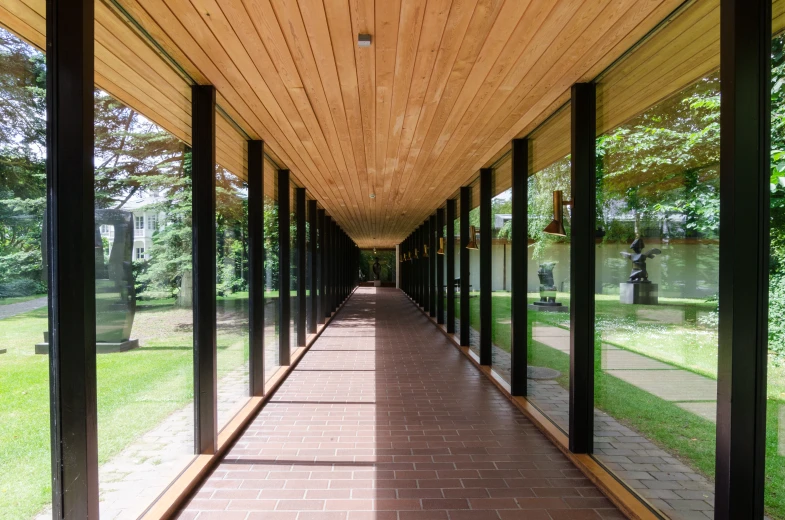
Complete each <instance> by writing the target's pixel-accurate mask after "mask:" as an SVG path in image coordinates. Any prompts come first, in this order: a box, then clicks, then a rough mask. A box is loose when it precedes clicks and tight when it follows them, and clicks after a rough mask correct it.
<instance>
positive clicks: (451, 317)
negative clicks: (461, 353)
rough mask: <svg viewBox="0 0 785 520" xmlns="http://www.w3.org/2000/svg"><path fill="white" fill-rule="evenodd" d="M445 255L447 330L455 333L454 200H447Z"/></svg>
mask: <svg viewBox="0 0 785 520" xmlns="http://www.w3.org/2000/svg"><path fill="white" fill-rule="evenodd" d="M445 242H446V244H445V245H446V250H445V252H444V254H445V255H447V269H446V271H447V272H446V273H445V276H446V280H445V283H446V284H447V323H446V324H445V325H447V332H448V333H449V334H455V200H454V199H448V200H447V237H446V238H445Z"/></svg>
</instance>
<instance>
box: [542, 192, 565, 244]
mask: <svg viewBox="0 0 785 520" xmlns="http://www.w3.org/2000/svg"><path fill="white" fill-rule="evenodd" d="M564 204H572V202H571V201H569V202H566V203H565V202H564V195H563V193H562V192H561V190H556V191H554V192H553V220H551V223H550V224H548V225H547V226H546V227H545V229H543V230H542V232H543V233H545V234H548V235H556V236H560V237H566V236H567V232H566V231H565V230H564Z"/></svg>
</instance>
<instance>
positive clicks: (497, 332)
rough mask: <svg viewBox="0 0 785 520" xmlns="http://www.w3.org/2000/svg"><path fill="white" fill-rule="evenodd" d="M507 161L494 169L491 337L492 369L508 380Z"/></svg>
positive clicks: (509, 199) (509, 190) (509, 195)
mask: <svg viewBox="0 0 785 520" xmlns="http://www.w3.org/2000/svg"><path fill="white" fill-rule="evenodd" d="M510 166H511V161H509V160H507V161H505V163H504V164H503V165H501V166H500V167H499V168H497V169H496V170H494V172H493V193H494V194H495V196H494V197H493V199H491V231H492V233H493V236H492V245H491V283H492V285H491V315H492V320H491V327H492V328H491V338H492V341H493V357H492V359H493V370H494V371H495V372H496V373H497V374H499V375H500V376H501V377H502V379H504V380H505V381H507V382H508V383H509V382H510V370H511V368H512V363H511V358H510V351H511V342H512V336H511V330H512V307H511V302H512V300H511V295H512V292H511V288H510V280H511V267H512V266H511V265H510V258H511V249H512V244H511V242H510V239H511V238H512V233H511V230H512V187H511V186H512V170H511V168H510Z"/></svg>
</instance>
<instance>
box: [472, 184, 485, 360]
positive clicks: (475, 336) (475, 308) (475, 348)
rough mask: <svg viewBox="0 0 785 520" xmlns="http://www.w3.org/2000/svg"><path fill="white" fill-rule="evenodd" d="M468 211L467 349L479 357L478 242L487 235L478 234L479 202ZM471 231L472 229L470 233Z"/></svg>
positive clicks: (474, 190) (477, 188)
mask: <svg viewBox="0 0 785 520" xmlns="http://www.w3.org/2000/svg"><path fill="white" fill-rule="evenodd" d="M479 189H480V187H479V182H477V183H475V186H474V187H473V188H472V195H474V197H473V199H474V200H478V199H479V197H477V194H478V192H479ZM477 204H478V205H477V206H475V207H474V208H472V209H471V211H469V247H470V249H469V349H470V350H471V352H474V354H476V355H477V357H478V358H479V357H480V243H481V242H482V240H484V239H485V238H487V237H481V236H480V206H479V203H477ZM472 231H474V232H473V233H472Z"/></svg>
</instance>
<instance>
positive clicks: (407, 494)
mask: <svg viewBox="0 0 785 520" xmlns="http://www.w3.org/2000/svg"><path fill="white" fill-rule="evenodd" d="M179 518H182V519H194V518H198V519H199V520H207V519H210V518H220V519H228V520H231V519H235V518H238V519H272V520H287V519H291V520H318V519H329V520H333V519H339V520H362V519H368V520H420V519H422V520H481V519H495V520H515V519H528V520H539V519H542V520H569V519H593V520H599V519H619V518H623V515H621V513H620V512H619V511H618V510H617V509H615V508H614V507H613V505H612V504H611V503H610V502H609V501H608V500H607V499H606V498H605V497H604V496H603V495H602V494H601V493H600V492H599V491H598V490H597V488H596V487H594V486H593V485H592V484H591V482H590V481H589V480H588V479H586V478H585V477H584V476H583V474H582V473H581V472H580V471H578V470H577V469H576V468H575V467H574V466H573V465H572V464H571V463H570V462H569V461H568V460H567V459H566V458H565V457H564V456H563V455H562V454H561V452H560V451H559V450H558V449H557V448H556V447H555V446H554V445H553V444H551V443H550V441H548V440H547V438H546V437H545V436H544V435H542V433H540V431H539V430H538V429H537V428H536V427H535V426H534V425H533V424H532V423H531V422H529V421H528V420H527V419H526V418H525V417H524V416H523V415H522V414H521V413H520V412H519V411H518V410H517V409H516V408H515V407H514V406H513V405H512V403H510V402H509V401H508V400H507V399H506V398H505V397H504V396H503V395H502V394H501V393H500V392H499V391H498V389H497V388H496V387H495V386H494V385H493V384H492V383H491V382H490V381H488V380H487V378H485V377H484V376H483V375H482V374H481V373H480V372H479V371H477V370H476V368H474V367H473V366H472V364H471V363H470V362H469V361H468V360H466V359H465V358H464V357H463V356H462V355H461V354H460V353H459V352H458V351H457V350H456V349H455V348H454V347H453V346H452V345H451V344H450V343H449V341H448V340H447V339H446V338H445V337H444V336H443V335H442V333H441V332H439V331H438V330H437V329H436V328H435V327H433V326H432V325H431V324H430V323H429V321H428V319H427V318H426V317H425V316H423V315H422V313H420V312H419V311H418V310H417V309H416V308H415V307H414V306H413V305H412V304H411V303H410V302H409V301H408V299H407V298H406V297H405V296H404V295H403V293H401V292H400V291H398V290H396V289H383V288H360V289H359V290H358V291H357V292H356V293H355V294H354V296H353V297H352V298H351V299H350V300H349V302H348V303H347V304H346V306H345V307H344V308H343V309H342V310H341V312H340V313H339V314H338V316H337V318H336V319H335V320H334V321H333V322H332V323H331V325H330V326H329V327H327V329H326V330H325V331H324V333H323V334H322V336H321V337H320V338H319V339H318V340H317V342H316V343H315V344H314V346H313V347H312V348H311V350H310V351H309V352H308V353H307V354H306V355H305V356H304V357H303V359H302V360H301V362H300V364H299V365H298V366H297V368H296V370H294V371H293V372H292V373H291V375H290V376H289V377H288V379H287V380H286V381H285V383H284V384H283V385H282V387H281V388H280V389H279V390H278V392H277V393H276V394H275V395H274V396H273V397H272V399H271V400H270V402H269V403H268V404H267V405H266V406H265V407H264V408H263V409H262V411H261V412H260V414H259V415H258V416H257V417H256V419H255V420H254V421H253V422H252V424H251V425H250V426H249V428H248V430H247V431H246V432H245V433H244V434H243V436H242V437H241V438H240V439H239V441H238V442H237V443H236V444H235V446H233V447H232V449H231V450H230V451H229V453H228V454H227V456H226V457H225V458H224V460H223V461H222V462H221V463H220V465H219V466H218V467H217V468H216V470H215V471H214V472H213V473H212V475H211V476H210V477H208V479H207V480H206V481H205V482H204V483H203V484H202V485H201V487H200V488H199V490H198V491H197V493H196V494H195V495H194V496H193V497H192V499H191V500H190V502H189V503H187V504H186V505H185V507H184V509H183V510H182V511H180V513H179Z"/></svg>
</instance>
